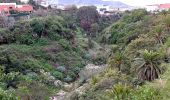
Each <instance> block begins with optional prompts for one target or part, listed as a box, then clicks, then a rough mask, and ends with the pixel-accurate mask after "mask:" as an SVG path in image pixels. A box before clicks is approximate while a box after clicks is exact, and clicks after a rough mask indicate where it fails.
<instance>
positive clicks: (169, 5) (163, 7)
mask: <svg viewBox="0 0 170 100" xmlns="http://www.w3.org/2000/svg"><path fill="white" fill-rule="evenodd" d="M159 9H160V10H169V9H170V3H166V4H160V5H159Z"/></svg>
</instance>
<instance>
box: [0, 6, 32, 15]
mask: <svg viewBox="0 0 170 100" xmlns="http://www.w3.org/2000/svg"><path fill="white" fill-rule="evenodd" d="M32 12H33V7H32V6H31V5H17V4H16V3H0V14H4V15H6V16H11V15H17V14H21V13H22V14H26V15H29V14H30V13H32Z"/></svg>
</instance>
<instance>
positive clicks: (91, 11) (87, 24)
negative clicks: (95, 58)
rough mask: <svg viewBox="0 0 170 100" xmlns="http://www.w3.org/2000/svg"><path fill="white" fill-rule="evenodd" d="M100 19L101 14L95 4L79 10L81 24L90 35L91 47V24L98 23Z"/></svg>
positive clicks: (90, 45)
mask: <svg viewBox="0 0 170 100" xmlns="http://www.w3.org/2000/svg"><path fill="white" fill-rule="evenodd" d="M98 19H99V14H98V12H97V10H96V7H95V6H83V7H80V8H79V10H78V11H77V20H78V22H79V23H80V26H81V27H82V28H83V29H84V30H85V31H86V34H87V36H88V42H89V43H88V44H89V48H91V47H92V44H91V43H92V40H91V32H90V30H91V25H92V24H93V23H96V22H97V21H98Z"/></svg>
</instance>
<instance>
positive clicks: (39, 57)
mask: <svg viewBox="0 0 170 100" xmlns="http://www.w3.org/2000/svg"><path fill="white" fill-rule="evenodd" d="M1 22H4V21H3V18H2V19H1ZM169 28H170V15H169V12H167V11H162V12H159V13H157V14H152V13H150V12H147V11H146V10H144V9H137V10H133V11H126V12H124V13H121V14H115V15H110V16H104V15H103V16H101V15H99V14H98V12H97V11H96V8H95V7H94V6H89V7H86V6H84V7H81V8H79V9H77V8H76V7H75V6H70V7H68V8H67V10H65V11H61V10H49V11H48V13H45V14H44V12H41V11H37V12H36V13H34V14H33V15H32V16H31V19H29V20H26V21H23V20H19V21H15V23H14V24H13V25H10V26H8V25H7V26H6V25H2V28H0V54H1V57H0V99H2V100H20V99H21V100H44V99H47V100H48V99H49V97H51V96H53V95H55V94H56V93H57V92H58V91H59V90H60V89H63V87H62V86H56V84H55V82H56V80H60V81H62V84H66V83H70V84H71V83H74V82H75V83H76V82H78V85H79V86H81V85H82V86H83V84H84V83H85V84H87V87H86V88H85V90H84V93H73V95H71V97H70V98H71V100H161V99H163V100H167V99H168V98H169V94H168V93H169V88H170V87H169V85H168V84H169V72H170V71H169V70H170V69H169V55H170V51H169V50H170V49H169V46H170V37H169V36H170V35H169V32H170V29H169ZM89 63H93V64H96V65H99V66H100V65H102V66H107V67H104V69H102V71H101V70H100V72H101V73H99V74H97V75H94V76H92V77H91V78H90V79H88V78H87V79H85V78H84V79H82V77H80V74H79V72H80V71H81V70H83V69H84V66H85V65H87V64H89ZM105 64H106V65H105ZM85 74H87V75H88V74H89V73H88V72H87V73H85ZM77 80H78V81H77Z"/></svg>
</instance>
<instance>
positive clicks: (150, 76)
mask: <svg viewBox="0 0 170 100" xmlns="http://www.w3.org/2000/svg"><path fill="white" fill-rule="evenodd" d="M159 55H160V54H159V53H157V52H154V51H148V50H145V51H144V52H143V58H142V59H143V63H142V64H141V65H140V66H139V68H138V70H137V72H138V78H139V79H140V80H142V81H144V80H147V81H153V80H154V79H157V78H159V75H160V74H161V69H160V67H159V57H160V56H159ZM138 60H139V59H138ZM140 60H141V59H140Z"/></svg>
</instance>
